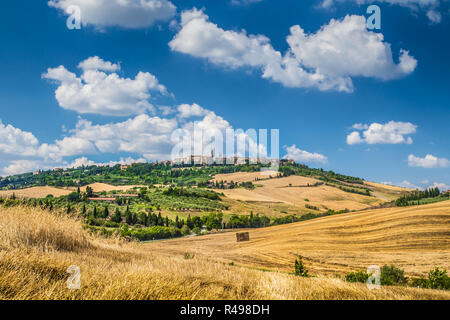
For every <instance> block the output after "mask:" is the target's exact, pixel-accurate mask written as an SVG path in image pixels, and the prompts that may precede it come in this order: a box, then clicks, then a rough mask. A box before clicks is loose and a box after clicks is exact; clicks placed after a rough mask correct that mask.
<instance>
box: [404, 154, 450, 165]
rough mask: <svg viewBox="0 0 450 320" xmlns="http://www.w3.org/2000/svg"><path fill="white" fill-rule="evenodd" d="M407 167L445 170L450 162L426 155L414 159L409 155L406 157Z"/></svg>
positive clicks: (413, 156)
mask: <svg viewBox="0 0 450 320" xmlns="http://www.w3.org/2000/svg"><path fill="white" fill-rule="evenodd" d="M408 165H409V166H410V167H421V168H447V167H450V160H448V159H446V158H438V157H435V156H433V155H431V154H427V155H426V156H425V157H424V158H420V157H416V156H415V155H413V154H410V155H409V157H408Z"/></svg>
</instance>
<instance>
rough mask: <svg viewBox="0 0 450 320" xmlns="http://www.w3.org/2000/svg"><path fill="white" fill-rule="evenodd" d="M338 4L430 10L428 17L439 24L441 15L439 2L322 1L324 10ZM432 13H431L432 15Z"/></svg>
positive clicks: (392, 0)
mask: <svg viewBox="0 0 450 320" xmlns="http://www.w3.org/2000/svg"><path fill="white" fill-rule="evenodd" d="M337 2H353V3H356V4H358V5H371V4H375V3H387V4H390V5H399V6H402V7H407V8H410V9H412V10H413V11H418V10H419V9H424V10H428V11H427V17H428V18H429V19H430V21H431V22H432V23H439V22H440V21H441V19H440V13H439V12H437V11H436V9H437V8H438V7H439V5H440V1H439V0H375V1H374V0H321V7H322V8H330V7H332V6H333V4H334V3H337ZM430 12H431V13H430Z"/></svg>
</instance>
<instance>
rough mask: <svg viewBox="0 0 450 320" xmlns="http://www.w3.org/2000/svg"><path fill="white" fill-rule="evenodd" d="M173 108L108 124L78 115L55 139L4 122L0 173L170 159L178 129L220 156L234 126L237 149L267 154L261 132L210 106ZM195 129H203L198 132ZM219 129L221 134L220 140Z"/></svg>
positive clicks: (199, 150)
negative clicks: (240, 144) (116, 157)
mask: <svg viewBox="0 0 450 320" xmlns="http://www.w3.org/2000/svg"><path fill="white" fill-rule="evenodd" d="M172 109H174V110H176V112H175V114H173V116H172V117H169V118H164V117H157V116H150V115H148V114H140V115H137V116H134V117H132V118H129V119H127V120H125V121H120V122H113V123H107V124H93V123H92V122H91V121H88V120H86V119H83V118H80V119H79V120H78V123H77V124H76V126H75V128H74V129H72V130H68V131H67V132H66V136H65V137H63V138H61V139H57V140H55V141H54V142H52V143H40V142H39V141H38V139H37V138H36V137H35V136H34V135H33V134H32V133H29V132H25V131H22V130H20V129H17V128H15V127H13V126H11V125H3V123H1V122H0V136H2V138H3V137H4V139H2V141H1V142H0V155H1V156H2V160H4V161H5V162H6V166H4V167H3V168H2V169H0V174H2V175H12V174H19V173H24V172H30V171H34V170H38V169H44V170H47V169H51V168H55V167H65V168H73V167H80V166H83V165H94V164H96V165H115V164H117V163H130V162H131V163H132V162H146V161H154V160H167V159H170V158H171V157H172V155H173V153H172V149H173V148H174V146H175V145H176V143H177V142H179V140H177V139H174V138H173V134H174V133H175V132H176V131H178V130H182V131H183V132H184V133H187V134H188V135H189V136H190V137H191V140H192V141H191V149H190V151H188V152H189V154H191V153H194V154H203V155H208V154H210V152H211V150H213V149H214V150H216V156H219V154H222V155H225V152H226V150H225V146H224V145H223V142H225V141H226V131H227V130H231V131H232V132H233V137H234V139H236V140H237V139H242V141H244V150H240V149H239V151H244V152H247V153H248V154H250V153H252V154H255V153H259V154H260V155H267V153H266V149H265V147H264V145H262V144H261V143H258V139H257V137H254V136H252V135H250V134H248V133H247V132H243V131H242V130H241V131H239V130H236V131H234V129H233V127H232V126H231V124H230V123H229V122H228V121H227V120H225V119H223V118H222V117H220V116H219V115H217V114H215V113H214V112H213V111H211V110H208V109H205V108H203V107H201V106H199V105H198V104H195V103H194V104H191V105H188V104H182V105H179V106H178V107H176V108H172ZM195 130H197V133H200V135H199V136H197V135H196V133H195ZM216 134H219V135H220V136H221V139H219V140H217V139H216ZM219 142H222V144H221V146H218V144H217V143H219ZM233 152H234V151H233ZM99 154H130V155H133V156H137V158H135V157H134V158H131V157H130V158H121V160H120V161H118V162H116V161H111V162H108V163H95V162H94V161H92V160H89V158H88V156H89V155H99ZM233 154H234V153H233ZM239 154H240V155H243V154H241V153H239ZM180 156H182V155H181V154H180ZM70 158H71V159H74V160H71V159H70Z"/></svg>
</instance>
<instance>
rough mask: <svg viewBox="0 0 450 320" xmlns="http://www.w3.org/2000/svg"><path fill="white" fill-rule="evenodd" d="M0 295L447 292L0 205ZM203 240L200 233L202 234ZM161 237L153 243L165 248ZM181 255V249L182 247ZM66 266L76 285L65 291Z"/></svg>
mask: <svg viewBox="0 0 450 320" xmlns="http://www.w3.org/2000/svg"><path fill="white" fill-rule="evenodd" d="M0 228H1V230H2V236H1V237H0V247H1V250H0V299H450V293H448V292H443V291H436V290H420V289H415V288H400V287H386V288H383V289H381V290H373V291H369V290H368V289H367V288H366V287H365V286H364V285H362V284H351V283H346V282H344V281H342V280H339V279H334V278H312V279H306V278H298V277H295V276H292V275H288V274H282V273H272V272H261V271H258V270H252V269H248V268H241V267H236V266H229V265H226V264H223V263H220V262H217V261H214V260H212V259H211V258H212V257H214V253H213V252H211V257H206V256H205V257H198V256H196V257H195V258H194V259H190V260H185V259H184V258H183V254H182V253H180V254H178V253H177V254H173V255H170V256H166V255H163V254H160V253H159V252H154V251H153V250H148V247H147V246H146V245H138V244H135V243H124V242H122V241H121V240H119V239H102V238H98V237H94V236H90V235H89V234H87V233H86V232H85V231H84V230H83V229H82V228H81V226H80V224H79V222H78V221H76V220H75V219H72V218H67V217H55V216H53V215H52V214H50V213H48V212H45V211H41V210H36V209H28V208H10V209H3V208H0ZM205 239H207V238H205ZM164 243H166V242H160V243H159V245H160V246H164ZM183 253H184V252H183ZM70 265H77V266H79V267H80V268H81V272H82V274H81V277H82V285H81V290H74V291H72V290H69V289H67V287H66V280H67V278H68V276H69V274H67V273H66V270H67V268H68V267H69V266H70Z"/></svg>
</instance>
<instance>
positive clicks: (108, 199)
mask: <svg viewBox="0 0 450 320" xmlns="http://www.w3.org/2000/svg"><path fill="white" fill-rule="evenodd" d="M88 200H91V201H104V202H114V201H116V198H88Z"/></svg>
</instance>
